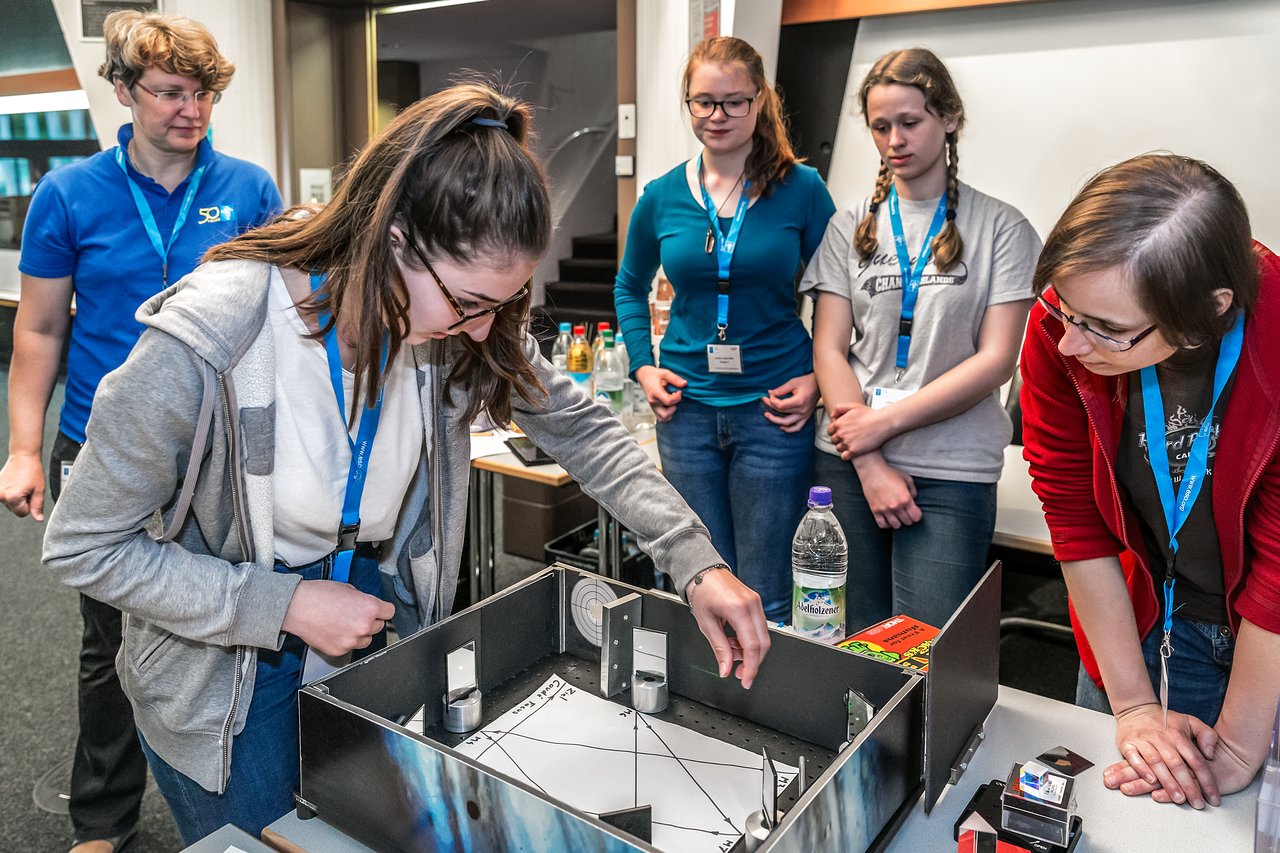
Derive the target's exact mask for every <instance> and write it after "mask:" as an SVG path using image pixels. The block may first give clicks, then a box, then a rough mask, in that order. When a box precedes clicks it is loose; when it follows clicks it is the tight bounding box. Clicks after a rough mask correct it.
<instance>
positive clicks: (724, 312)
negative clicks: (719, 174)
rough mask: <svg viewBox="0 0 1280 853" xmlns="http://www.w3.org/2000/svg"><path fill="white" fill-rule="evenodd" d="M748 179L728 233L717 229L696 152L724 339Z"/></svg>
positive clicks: (718, 326) (747, 201) (719, 332)
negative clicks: (712, 246)
mask: <svg viewBox="0 0 1280 853" xmlns="http://www.w3.org/2000/svg"><path fill="white" fill-rule="evenodd" d="M750 186H751V181H743V182H742V197H741V198H739V199H738V209H737V210H736V211H735V212H734V214H733V222H732V223H730V225H729V235H728V236H727V237H726V236H725V235H724V234H722V233H720V221H719V218H718V217H717V216H716V206H715V205H714V204H713V203H712V202H711V193H709V192H707V185H706V184H705V183H704V182H703V180H702V155H701V154H699V155H698V188H699V189H700V190H702V205H703V207H705V208H706V209H707V218H708V219H710V220H711V232H712V233H713V234H714V235H715V238H716V267H717V273H718V279H719V281H718V282H717V285H716V335H717V337H719V339H720V340H722V341H723V340H724V339H725V334H726V333H727V332H728V330H729V265H730V264H731V263H733V251H734V249H736V248H738V234H739V232H741V231H742V222H743V220H745V219H746V218H747V207H748V206H749V205H750V203H751V197H750V196H749V195H747V189H748V188H750Z"/></svg>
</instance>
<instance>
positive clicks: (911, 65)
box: [854, 47, 964, 272]
mask: <svg viewBox="0 0 1280 853" xmlns="http://www.w3.org/2000/svg"><path fill="white" fill-rule="evenodd" d="M885 83H897V84H899V85H902V86H914V87H915V88H917V89H919V90H920V92H921V94H923V95H924V106H925V109H927V110H928V111H929V112H931V113H933V114H934V115H935V116H937V117H938V118H940V119H942V118H951V119H955V122H956V129H955V130H953V131H951V132H950V133H948V134H947V143H946V145H947V221H946V224H945V225H943V227H942V230H941V231H939V232H938V236H937V237H936V238H934V241H933V263H934V266H936V267H937V268H938V271H939V272H946V271H947V270H948V269H950V268H951V266H952V265H953V264H955V263H956V261H958V260H960V256H961V255H962V254H964V240H963V239H961V237H960V229H959V228H957V227H956V208H957V207H958V206H959V204H960V182H959V179H958V178H957V171H958V169H959V165H960V157H959V153H958V150H957V146H956V137H957V136H959V134H960V128H961V127H963V126H964V102H963V101H961V100H960V92H959V90H958V89H956V84H955V82H954V81H953V80H952V79H951V73H950V72H949V71H947V66H945V65H943V64H942V60H941V59H939V58H938V57H937V56H935V55H934V53H933V52H932V51H930V50H926V49H925V48H922V47H912V48H908V49H906V50H895V51H892V52H890V53H886V54H885V55H884V56H882V57H880V58H879V59H877V60H876V62H875V64H874V65H872V66H871V70H870V71H868V72H867V76H866V77H864V78H863V79H862V85H861V86H860V87H859V88H858V105H859V107H860V108H861V110H862V117H863V119H866V118H867V95H868V93H869V92H870V91H871V89H872V87H874V86H880V85H882V84H885ZM892 184H893V176H892V175H890V174H889V167H888V166H886V165H885V164H884V161H883V160H882V161H881V162H880V174H879V175H878V176H877V177H876V188H875V192H874V193H872V195H871V207H870V209H869V210H868V211H867V215H866V216H864V217H863V218H862V221H861V222H860V223H858V230H857V232H856V233H855V237H854V245H855V246H856V247H857V249H858V255H859V257H861V258H862V259H863V260H864V261H865V260H866V259H867V258H869V257H871V256H872V255H873V254H874V253H875V251H876V249H877V248H879V246H880V240H879V237H878V236H877V234H876V231H877V228H876V211H877V210H879V209H880V203H881V202H883V201H884V200H885V199H886V198H887V197H888V196H889V188H890V186H892Z"/></svg>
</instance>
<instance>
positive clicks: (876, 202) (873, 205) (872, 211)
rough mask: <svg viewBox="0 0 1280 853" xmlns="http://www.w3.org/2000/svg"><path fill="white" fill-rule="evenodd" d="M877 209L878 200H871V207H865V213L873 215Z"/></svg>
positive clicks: (878, 205)
mask: <svg viewBox="0 0 1280 853" xmlns="http://www.w3.org/2000/svg"><path fill="white" fill-rule="evenodd" d="M879 209H880V202H878V201H873V202H871V207H869V208H868V209H867V213H870V214H871V215H872V216H875V215H876V211H877V210H879Z"/></svg>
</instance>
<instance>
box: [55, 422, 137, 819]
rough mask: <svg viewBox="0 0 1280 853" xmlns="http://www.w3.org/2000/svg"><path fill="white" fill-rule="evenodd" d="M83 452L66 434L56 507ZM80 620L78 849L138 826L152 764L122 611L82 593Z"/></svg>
mask: <svg viewBox="0 0 1280 853" xmlns="http://www.w3.org/2000/svg"><path fill="white" fill-rule="evenodd" d="M79 453H80V443H79V442H78V441H76V440H75V439H73V438H71V437H70V436H68V435H66V434H65V433H62V432H59V433H58V437H57V438H56V439H55V440H54V442H53V450H52V451H51V452H50V454H49V500H50V504H52V503H53V502H55V501H57V499H58V495H60V494H61V493H62V486H63V482H62V466H63V463H74V462H75V459H76V456H77V455H78V454H79ZM73 471H74V467H73ZM73 476H74V473H73ZM80 618H81V620H82V622H83V623H84V631H83V633H82V634H81V638H80V666H79V673H78V679H77V700H78V702H77V704H78V707H79V725H80V730H79V734H78V735H77V737H76V751H75V755H74V757H73V758H72V761H71V791H70V795H71V799H70V801H69V802H68V803H67V806H68V811H69V812H70V814H71V826H72V829H73V830H74V831H75V840H76V842H80V841H92V840H95V839H105V838H114V837H117V836H121V835H124V834H125V833H127V832H128V831H129V830H131V829H133V828H134V827H135V826H137V824H138V811H139V808H140V807H141V805H142V792H143V790H145V788H146V784H147V760H146V758H145V757H144V756H143V754H142V749H141V748H140V747H139V745H138V733H137V729H136V728H134V725H133V707H132V706H131V705H130V704H129V700H128V698H127V697H126V696H125V695H124V688H122V687H121V686H120V676H119V675H118V674H117V673H116V655H117V654H118V653H119V652H120V640H121V622H122V619H121V617H120V611H119V610H117V609H116V608H114V607H112V606H111V605H109V604H103V603H102V602H101V601H97V600H96V599H92V598H90V597H89V596H87V595H83V594H82V595H81V596H80Z"/></svg>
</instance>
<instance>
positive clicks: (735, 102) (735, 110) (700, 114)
mask: <svg viewBox="0 0 1280 853" xmlns="http://www.w3.org/2000/svg"><path fill="white" fill-rule="evenodd" d="M758 97H760V95H759V93H757V94H754V95H752V96H751V97H750V98H726V99H725V100H723V101H713V100H711V99H710V98H685V99H684V105H685V106H686V107H688V109H689V115H691V116H693V117H694V118H711V117H712V116H713V115H715V112H716V107H719V108H720V111H721V112H723V113H724V114H725V116H726V117H727V118H742V117H743V116H745V115H747V114H748V113H750V112H751V104H752V102H754V101H755V99H756V98H758Z"/></svg>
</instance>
